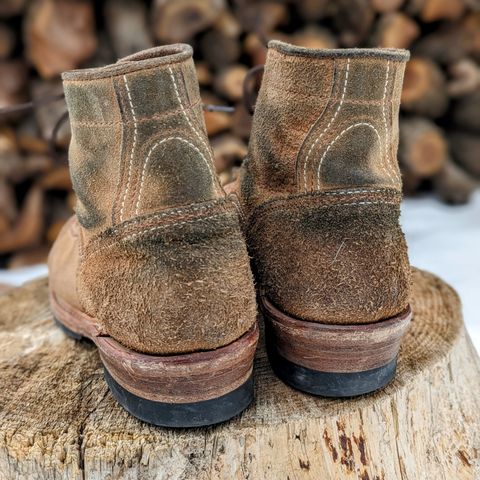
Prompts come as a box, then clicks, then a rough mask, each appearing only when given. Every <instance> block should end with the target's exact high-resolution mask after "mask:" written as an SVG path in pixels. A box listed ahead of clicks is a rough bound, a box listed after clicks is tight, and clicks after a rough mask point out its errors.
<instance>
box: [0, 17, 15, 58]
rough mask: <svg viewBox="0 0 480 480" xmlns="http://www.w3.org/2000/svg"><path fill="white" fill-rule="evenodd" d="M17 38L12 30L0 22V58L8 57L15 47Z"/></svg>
mask: <svg viewBox="0 0 480 480" xmlns="http://www.w3.org/2000/svg"><path fill="white" fill-rule="evenodd" d="M16 41H17V39H16V38H15V33H14V32H13V30H12V29H11V28H10V27H8V26H7V25H4V24H3V23H0V60H5V59H6V58H8V57H9V56H10V55H11V53H12V52H13V49H14V48H15V44H16Z"/></svg>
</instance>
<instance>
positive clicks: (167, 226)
mask: <svg viewBox="0 0 480 480" xmlns="http://www.w3.org/2000/svg"><path fill="white" fill-rule="evenodd" d="M224 215H225V212H221V213H216V214H214V215H209V216H208V217H202V218H195V219H194V220H185V221H182V222H177V223H170V224H168V225H157V226H156V227H148V228H146V229H144V230H142V231H140V232H136V233H133V234H131V235H128V236H126V237H121V238H119V239H116V240H114V241H113V242H112V243H110V244H108V245H102V246H100V247H98V248H97V249H95V251H93V252H92V251H90V252H88V253H86V254H85V256H84V260H87V259H88V258H89V257H90V256H91V255H93V254H94V253H98V252H99V251H102V250H105V249H107V248H112V247H114V246H116V245H118V244H119V243H120V242H121V241H125V240H131V239H132V238H136V237H138V236H140V235H144V234H146V233H150V232H153V231H156V230H164V229H166V228H170V227H177V226H183V225H187V224H191V223H201V222H206V221H207V220H211V219H212V218H216V217H221V216H224Z"/></svg>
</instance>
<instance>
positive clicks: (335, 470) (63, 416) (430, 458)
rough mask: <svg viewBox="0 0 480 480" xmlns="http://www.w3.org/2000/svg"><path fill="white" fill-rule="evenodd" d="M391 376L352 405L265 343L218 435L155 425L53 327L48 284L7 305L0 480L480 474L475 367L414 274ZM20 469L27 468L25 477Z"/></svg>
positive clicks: (437, 286)
mask: <svg viewBox="0 0 480 480" xmlns="http://www.w3.org/2000/svg"><path fill="white" fill-rule="evenodd" d="M413 279H414V283H413V287H414V289H413V299H412V307H413V311H414V320H413V322H412V325H411V329H410V331H409V332H408V333H407V336H406V337H405V340H404V342H403V346H402V349H401V353H400V358H399V363H398V373H397V376H396V378H395V380H394V381H393V382H392V383H391V384H390V385H388V386H387V387H386V388H385V389H383V390H382V391H379V392H377V393H375V394H372V395H367V396H362V397H358V398H355V399H345V400H341V401H339V400H335V399H325V398H318V397H314V396H311V395H305V394H302V393H300V392H297V391H295V390H293V389H291V388H289V387H287V386H286V385H284V384H283V383H282V382H281V381H279V380H278V379H277V378H276V377H275V376H274V375H273V374H272V370H271V368H270V366H269V364H268V360H267V355H266V352H265V349H264V346H263V345H264V341H263V339H261V341H260V344H259V348H258V352H257V356H256V361H255V370H254V376H255V400H254V403H253V405H252V406H251V407H250V408H248V409H247V410H246V411H245V412H244V413H243V414H242V415H241V416H240V417H238V418H235V419H233V420H232V421H230V422H227V423H225V424H222V425H218V426H216V427H212V428H203V429H193V430H173V429H162V428H155V427H152V426H150V425H146V424H144V423H142V422H140V421H138V420H136V419H135V418H133V417H131V416H130V415H129V414H128V413H127V412H126V411H125V410H123V409H122V408H121V407H119V405H118V404H117V403H116V402H115V401H114V400H113V397H112V395H111V394H110V392H109V391H108V389H107V386H106V383H105V381H104V379H103V371H102V370H103V369H102V365H101V362H100V359H99V356H98V352H97V350H96V349H95V348H94V347H93V346H92V345H90V344H88V343H86V342H75V341H74V340H71V339H69V338H67V337H65V335H64V334H63V333H62V331H61V330H60V329H58V327H56V326H55V325H54V324H53V319H52V316H51V313H50V309H49V306H48V300H47V285H46V280H39V281H36V282H33V283H30V284H28V285H26V286H25V287H22V288H19V289H15V290H10V291H7V292H6V293H4V294H3V295H2V296H1V297H0V312H1V315H0V364H1V370H0V372H1V373H0V375H1V384H2V389H1V390H0V472H2V474H3V476H4V478H8V479H15V478H18V479H20V478H92V479H94V478H115V479H119V480H121V479H127V478H129V479H131V478H168V479H170V480H173V479H220V478H223V479H227V478H228V479H231V478H251V479H272V480H273V479H286V478H299V479H301V478H302V479H303V478H305V479H322V480H342V479H345V480H347V479H364V480H365V479H367V478H368V479H371V480H373V479H382V478H384V479H388V480H390V479H399V478H402V479H403V480H418V479H422V480H423V479H425V480H436V479H439V478H448V479H472V480H473V479H475V478H479V475H480V462H479V459H480V458H479V457H480V453H479V449H478V444H479V440H480V438H479V435H480V434H479V432H480V417H479V414H478V412H479V411H480V397H479V396H478V395H477V392H478V391H479V389H480V373H479V372H480V360H479V358H478V355H477V353H476V352H475V349H474V348H473V346H472V344H471V341H470V339H469V337H468V335H467V334H466V332H465V328H464V325H463V322H462V318H461V311H460V303H459V300H458V296H457V295H456V294H455V292H454V291H453V290H452V289H451V288H450V287H449V286H447V285H446V284H445V283H443V282H442V281H441V280H440V279H438V278H437V277H435V276H433V275H431V274H428V273H423V272H419V271H416V272H414V276H413ZM20 472H21V473H20Z"/></svg>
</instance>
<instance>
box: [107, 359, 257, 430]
mask: <svg viewBox="0 0 480 480" xmlns="http://www.w3.org/2000/svg"><path fill="white" fill-rule="evenodd" d="M104 372H105V380H106V382H107V384H108V386H109V388H110V391H111V392H112V394H113V396H114V397H115V399H116V400H117V402H118V403H119V404H120V405H121V406H122V407H123V408H125V410H127V412H129V413H130V414H132V415H133V416H134V417H137V418H139V419H140V420H143V421H144V422H148V423H152V424H153V425H158V426H161V427H176V428H187V427H203V426H207V425H214V424H216V423H221V422H225V421H227V420H230V419H231V418H232V417H235V416H236V415H238V414H239V413H241V412H242V411H243V410H245V409H246V408H247V407H248V406H249V405H250V403H251V402H252V400H253V377H252V376H250V377H249V379H248V380H247V381H246V382H245V383H244V384H243V385H241V386H240V387H238V388H237V389H235V390H233V391H232V392H230V393H227V394H225V395H222V396H221V397H218V398H212V399H210V400H204V401H201V402H194V403H163V402H155V401H153V400H148V399H145V398H141V397H138V396H137V395H135V394H133V393H131V392H129V391H128V390H126V389H125V388H123V387H122V386H121V385H119V384H118V383H117V382H116V381H115V380H114V378H113V377H112V376H111V375H110V373H109V372H108V370H107V369H106V368H105V369H104Z"/></svg>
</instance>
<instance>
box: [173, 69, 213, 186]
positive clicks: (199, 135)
mask: <svg viewBox="0 0 480 480" xmlns="http://www.w3.org/2000/svg"><path fill="white" fill-rule="evenodd" d="M168 71H169V72H170V78H171V79H172V82H173V88H174V90H175V95H176V96H177V100H178V103H179V104H180V107H181V109H182V113H183V116H184V117H185V119H186V120H187V122H188V124H189V125H190V128H191V129H192V130H193V131H194V133H195V135H196V136H197V137H198V139H199V140H200V142H201V143H202V145H203V146H204V147H205V149H206V150H207V152H208V155H209V157H210V161H212V162H213V157H212V151H211V149H210V148H209V147H208V145H207V143H206V142H205V140H204V138H203V136H202V135H201V134H200V132H199V131H198V130H197V128H196V127H195V126H194V125H193V123H192V121H191V120H190V117H189V116H188V115H187V112H186V110H185V108H184V106H183V102H182V99H181V98H180V93H179V91H178V86H177V81H176V80H175V75H174V74H173V70H172V68H171V67H168ZM208 168H209V170H210V171H211V169H210V167H208ZM213 183H214V184H215V188H217V190H218V187H217V184H216V182H215V179H214V178H213Z"/></svg>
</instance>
